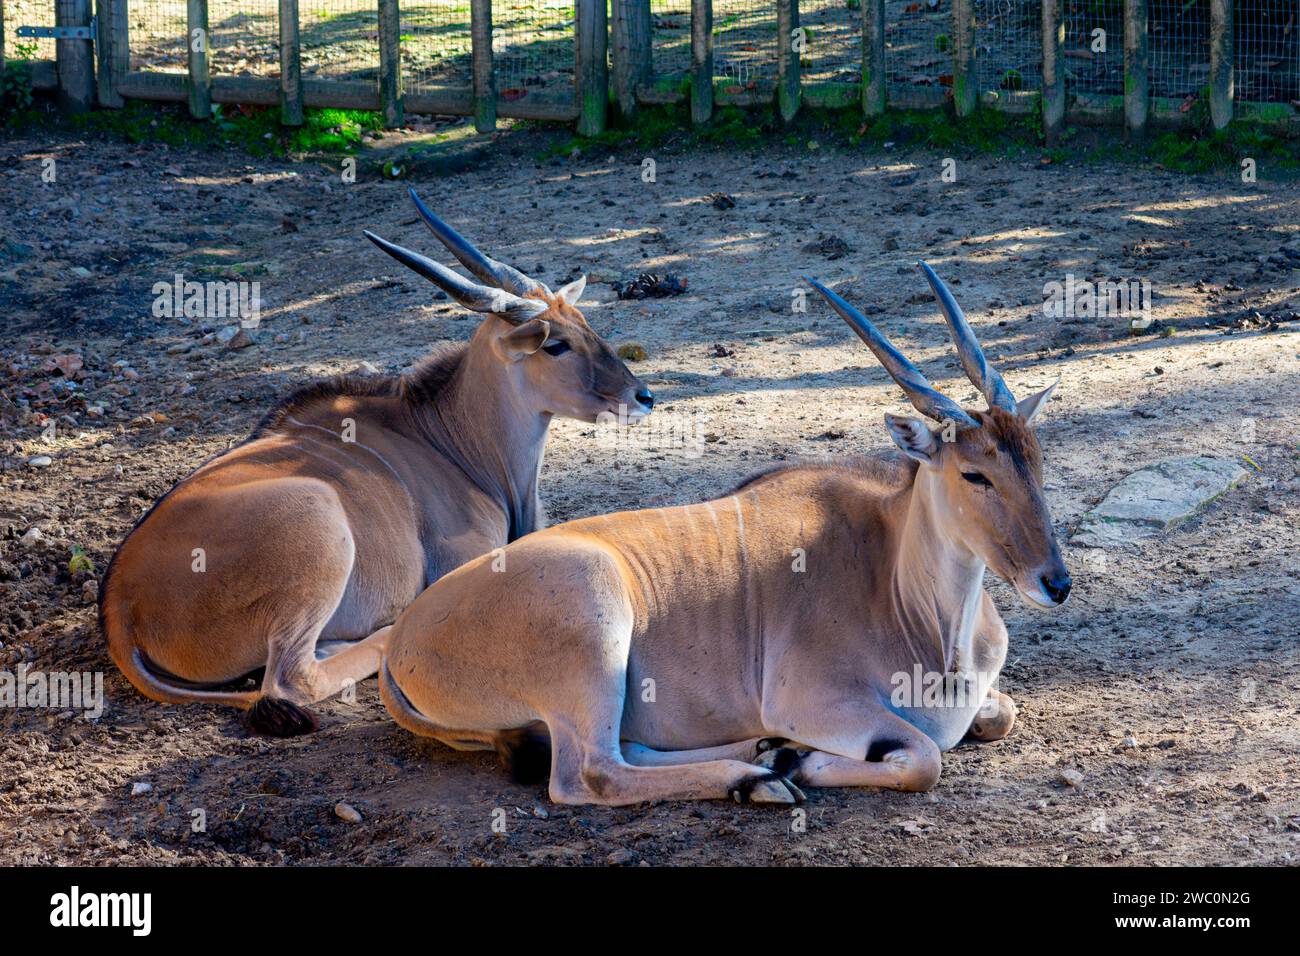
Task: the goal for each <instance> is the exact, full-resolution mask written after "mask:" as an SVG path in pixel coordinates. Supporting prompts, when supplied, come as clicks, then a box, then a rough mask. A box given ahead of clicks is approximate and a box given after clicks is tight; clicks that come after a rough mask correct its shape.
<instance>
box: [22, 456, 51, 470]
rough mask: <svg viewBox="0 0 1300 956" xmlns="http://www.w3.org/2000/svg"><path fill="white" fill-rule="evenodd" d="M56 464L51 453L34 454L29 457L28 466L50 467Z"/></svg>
mask: <svg viewBox="0 0 1300 956" xmlns="http://www.w3.org/2000/svg"><path fill="white" fill-rule="evenodd" d="M52 464H54V459H53V458H51V457H50V456H49V455H33V456H32V457H31V458H28V459H27V467H28V468H49V467H50V465H52Z"/></svg>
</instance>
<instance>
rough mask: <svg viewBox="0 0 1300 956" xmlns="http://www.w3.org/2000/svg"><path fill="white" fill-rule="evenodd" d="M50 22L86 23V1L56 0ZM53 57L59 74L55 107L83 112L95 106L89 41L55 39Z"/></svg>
mask: <svg viewBox="0 0 1300 956" xmlns="http://www.w3.org/2000/svg"><path fill="white" fill-rule="evenodd" d="M54 24H55V26H60V27H88V26H90V0H57V2H56V3H55V6H54ZM54 58H55V60H56V63H57V66H58V74H59V107H60V108H61V109H63V110H64V111H65V112H68V113H84V112H86V110H88V109H90V108H91V107H92V106H94V105H95V53H94V45H93V44H92V43H91V42H90V41H89V40H56V41H55V42H54Z"/></svg>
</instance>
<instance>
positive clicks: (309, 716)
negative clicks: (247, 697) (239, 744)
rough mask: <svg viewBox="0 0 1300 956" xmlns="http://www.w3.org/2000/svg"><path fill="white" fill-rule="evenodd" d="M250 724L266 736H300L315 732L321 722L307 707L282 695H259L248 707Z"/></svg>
mask: <svg viewBox="0 0 1300 956" xmlns="http://www.w3.org/2000/svg"><path fill="white" fill-rule="evenodd" d="M248 726H249V727H251V728H252V729H253V730H254V731H256V732H257V733H259V734H262V735H263V736H266V737H298V736H300V735H302V734H310V733H313V732H314V731H315V730H316V729H317V728H318V727H319V726H320V724H319V723H318V722H317V720H316V715H315V714H313V713H312V712H311V711H310V710H307V709H306V708H305V707H299V706H298V705H297V704H295V703H293V702H291V701H287V700H284V699H283V698H281V697H259V698H258V700H257V703H255V704H254V705H253V706H252V707H250V708H249V709H248Z"/></svg>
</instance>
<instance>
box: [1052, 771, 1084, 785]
mask: <svg viewBox="0 0 1300 956" xmlns="http://www.w3.org/2000/svg"><path fill="white" fill-rule="evenodd" d="M1056 782H1057V783H1059V784H1063V785H1065V786H1067V787H1077V786H1080V785H1081V784H1082V783H1083V774H1082V773H1080V772H1079V771H1077V770H1074V769H1069V770H1062V771H1061V772H1060V774H1059V775H1058V776H1057V778H1056Z"/></svg>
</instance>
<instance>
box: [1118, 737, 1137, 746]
mask: <svg viewBox="0 0 1300 956" xmlns="http://www.w3.org/2000/svg"><path fill="white" fill-rule="evenodd" d="M1120 744H1121V745H1122V746H1125V747H1136V746H1137V745H1138V739H1137V738H1136V737H1134V736H1132V735H1130V736H1128V737H1125V738H1124V739H1123V740H1121V741H1120Z"/></svg>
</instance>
